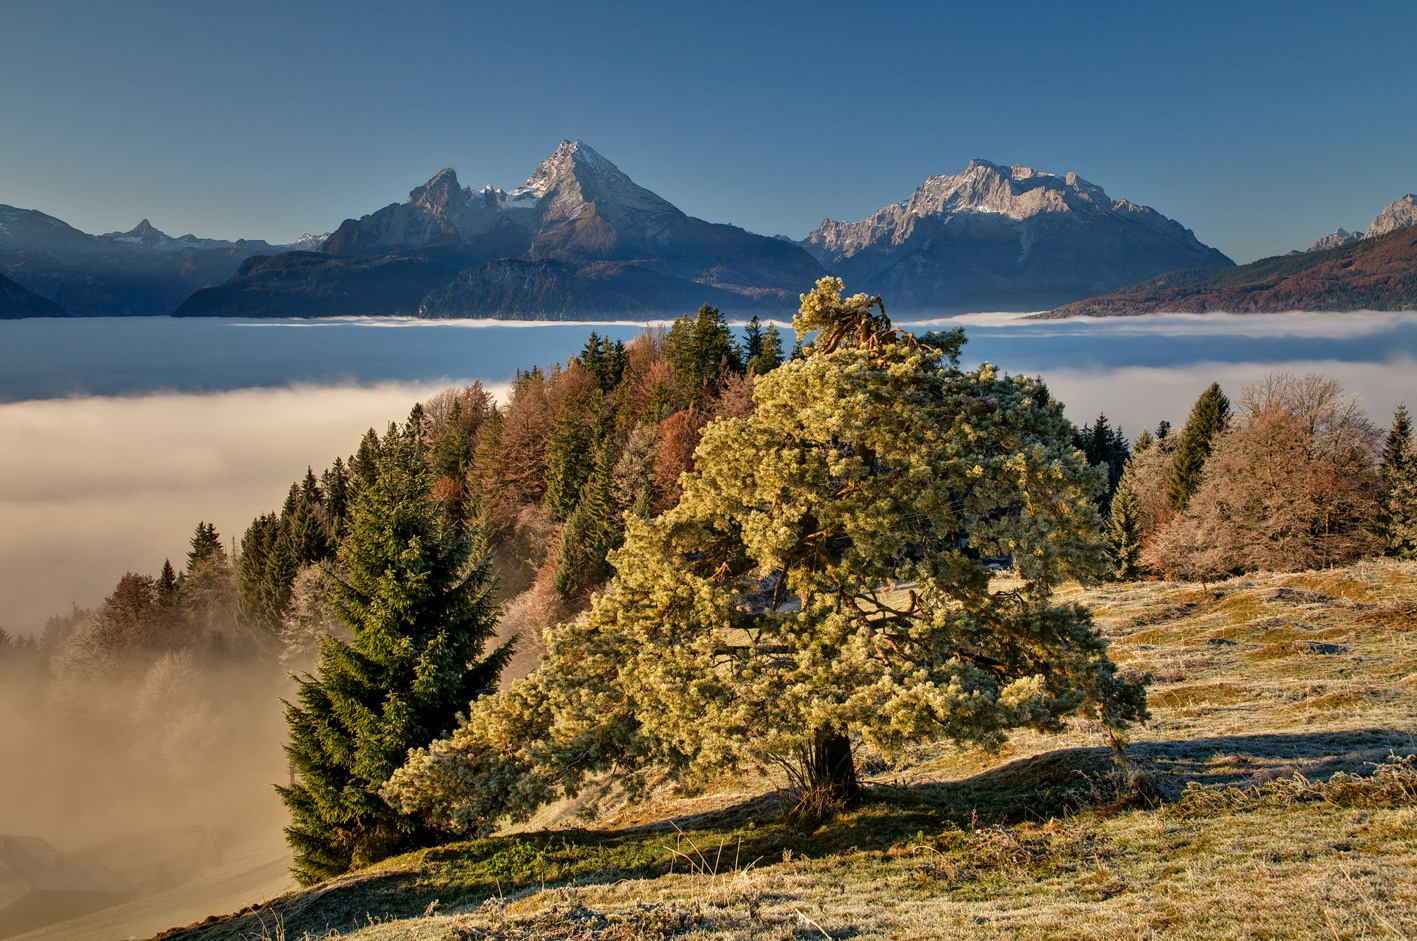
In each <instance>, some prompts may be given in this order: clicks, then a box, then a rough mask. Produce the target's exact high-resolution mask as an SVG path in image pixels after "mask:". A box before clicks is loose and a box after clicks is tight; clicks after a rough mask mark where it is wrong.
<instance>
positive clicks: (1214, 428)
mask: <svg viewBox="0 0 1417 941" xmlns="http://www.w3.org/2000/svg"><path fill="white" fill-rule="evenodd" d="M1229 421H1230V400H1229V399H1227V398H1226V397H1225V393H1224V392H1221V391H1220V383H1218V382H1212V383H1211V384H1210V388H1209V389H1206V390H1205V391H1204V392H1202V393H1201V395H1200V398H1198V399H1196V404H1195V405H1193V406H1191V414H1190V415H1189V416H1188V417H1187V418H1186V427H1184V428H1182V429H1181V440H1180V441H1178V442H1177V443H1176V459H1175V463H1174V465H1173V469H1172V472H1171V474H1172V476H1171V481H1170V484H1169V485H1168V487H1167V489H1166V498H1167V500H1168V501H1169V502H1170V504H1171V506H1172V508H1173V509H1174V510H1175V511H1176V512H1177V513H1180V512H1181V511H1183V510H1185V508H1186V504H1187V503H1189V502H1190V499H1191V494H1193V493H1195V492H1196V489H1197V488H1198V487H1200V484H1201V470H1202V469H1203V468H1204V467H1205V462H1206V459H1207V458H1209V457H1210V452H1211V451H1212V450H1213V449H1214V448H1215V443H1216V439H1218V438H1219V437H1220V435H1221V433H1222V432H1224V431H1225V428H1226V426H1227V425H1228V424H1229ZM1157 437H1158V438H1161V437H1165V436H1164V435H1163V434H1161V433H1160V429H1158V431H1157Z"/></svg>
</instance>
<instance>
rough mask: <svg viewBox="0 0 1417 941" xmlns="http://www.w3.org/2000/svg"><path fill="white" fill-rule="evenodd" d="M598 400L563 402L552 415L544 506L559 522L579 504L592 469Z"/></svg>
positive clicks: (598, 435) (600, 401) (598, 410)
mask: <svg viewBox="0 0 1417 941" xmlns="http://www.w3.org/2000/svg"><path fill="white" fill-rule="evenodd" d="M601 410H602V398H601V395H600V393H599V392H596V393H595V394H594V395H593V396H592V397H591V399H590V401H587V402H576V401H571V402H567V403H566V404H565V405H564V406H563V407H562V409H561V414H559V415H557V416H556V421H555V422H554V423H553V425H552V429H551V437H550V438H549V439H547V441H546V507H547V509H549V510H550V511H551V518H552V519H554V520H556V521H557V522H563V521H565V520H566V519H567V518H568V517H570V515H571V512H572V511H573V510H574V509H575V508H576V504H577V503H579V502H580V497H581V488H582V487H584V486H585V483H586V481H587V480H588V479H590V476H591V473H592V472H593V471H594V470H595V455H596V449H597V438H598V437H600V434H599V432H600V430H601V429H600V428H599V427H598V425H599V421H598V419H599V417H600V413H601Z"/></svg>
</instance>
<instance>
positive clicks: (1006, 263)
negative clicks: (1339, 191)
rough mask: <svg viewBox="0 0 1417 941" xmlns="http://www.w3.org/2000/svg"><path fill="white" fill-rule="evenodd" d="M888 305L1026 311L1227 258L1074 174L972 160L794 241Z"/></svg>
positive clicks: (1186, 231)
mask: <svg viewBox="0 0 1417 941" xmlns="http://www.w3.org/2000/svg"><path fill="white" fill-rule="evenodd" d="M801 244H802V245H803V247H805V248H806V249H807V250H808V251H810V252H811V253H812V254H813V255H814V256H815V257H816V258H817V259H818V260H819V261H820V262H821V263H822V264H823V266H825V267H826V268H827V269H828V270H830V271H832V272H833V273H834V274H839V275H840V276H841V277H842V278H843V279H845V280H846V282H847V283H848V284H849V285H851V287H852V288H853V289H859V290H863V291H865V292H867V293H869V294H880V295H882V296H884V297H887V298H889V299H890V300H891V304H892V306H893V307H894V308H896V309H899V308H905V309H931V310H951V311H955V310H981V309H995V310H1029V309H1037V308H1038V307H1046V306H1052V305H1054V304H1057V303H1062V302H1064V301H1066V300H1076V299H1078V298H1079V297H1084V296H1087V295H1089V294H1096V293H1099V292H1101V291H1104V290H1108V289H1110V288H1114V287H1118V286H1121V285H1123V284H1128V283H1131V282H1134V281H1138V280H1140V279H1142V278H1146V277H1151V276H1153V275H1157V274H1161V273H1162V272H1166V271H1174V270H1176V269H1178V268H1197V267H1211V266H1215V267H1221V266H1229V265H1233V264H1234V263H1233V262H1232V261H1231V260H1230V259H1229V258H1226V257H1225V256H1224V255H1223V254H1221V253H1220V252H1218V251H1216V250H1215V249H1213V248H1210V247H1208V246H1206V245H1203V244H1201V242H1199V241H1198V240H1197V239H1196V237H1195V235H1194V234H1193V233H1192V232H1191V231H1190V230H1189V229H1187V228H1185V227H1184V226H1182V225H1181V224H1180V223H1178V222H1175V221H1173V220H1171V219H1168V218H1166V217H1165V216H1163V215H1161V214H1160V213H1158V212H1156V211H1155V210H1153V209H1150V208H1148V207H1146V206H1138V205H1136V204H1135V203H1132V202H1129V201H1128V200H1125V199H1117V200H1114V199H1112V198H1111V197H1109V196H1108V195H1107V194H1106V192H1104V191H1103V189H1102V188H1101V187H1099V186H1095V185H1093V184H1091V183H1089V182H1087V181H1086V180H1084V179H1082V178H1080V177H1079V176H1078V175H1077V174H1075V173H1069V174H1067V175H1066V176H1057V175H1054V174H1051V173H1041V172H1039V171H1037V170H1033V169H1030V168H1028V167H1020V166H1013V167H1003V166H999V165H997V164H993V163H990V162H989V161H987V160H973V161H971V162H970V164H969V166H968V167H967V168H966V169H965V171H964V172H963V173H959V174H955V175H953V176H936V177H931V178H930V179H928V180H926V181H925V182H924V183H922V184H921V185H920V186H919V187H918V188H917V189H916V190H915V192H914V193H913V194H912V195H911V196H910V197H909V198H908V199H906V200H904V201H902V202H899V203H892V204H891V205H888V206H885V207H884V208H882V209H880V210H878V211H876V212H875V213H873V214H872V215H870V216H868V217H866V218H865V219H862V220H861V221H859V222H838V221H834V220H831V219H824V220H823V221H822V223H821V225H819V226H818V227H817V228H816V229H815V230H813V231H812V232H811V233H810V234H809V235H808V236H807V238H806V239H805V240H804V241H803V242H802V243H801Z"/></svg>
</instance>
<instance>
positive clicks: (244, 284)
mask: <svg viewBox="0 0 1417 941" xmlns="http://www.w3.org/2000/svg"><path fill="white" fill-rule="evenodd" d="M823 274H825V272H824V271H823V270H822V268H821V266H820V265H818V264H817V262H816V261H815V260H814V259H813V258H812V257H811V256H810V255H808V254H807V253H806V252H804V251H803V250H802V249H801V248H800V247H798V246H796V245H794V244H792V243H790V242H785V241H782V240H779V239H772V238H767V237H764V236H761V235H754V234H752V233H750V232H746V231H744V230H743V229H740V228H738V227H737V226H732V225H721V224H715V223H710V222H705V221H703V220H702V219H695V218H693V217H692V216H688V215H685V214H684V213H683V212H681V211H680V210H679V209H677V208H675V207H674V206H673V205H672V204H671V203H669V202H668V201H667V200H665V199H663V198H661V197H660V196H657V195H655V194H654V193H652V192H650V191H649V190H647V189H645V188H644V187H642V186H639V185H638V184H636V183H635V182H634V181H633V180H631V179H630V178H629V177H628V176H626V175H625V174H624V173H623V172H621V171H620V169H619V168H618V167H616V166H615V165H614V164H613V163H611V162H610V161H609V160H607V159H605V158H604V157H602V156H601V155H600V154H598V153H596V152H595V151H594V150H593V149H592V148H590V147H589V146H587V145H586V144H583V143H581V142H579V141H575V142H572V141H562V142H561V145H560V146H559V147H557V148H556V152H555V153H553V154H552V155H551V156H549V157H547V158H546V159H545V160H543V161H542V162H541V165H540V166H538V167H537V168H536V171H535V172H534V173H532V175H531V177H530V178H528V179H527V181H526V183H525V184H524V185H522V186H519V187H517V188H516V189H513V190H511V191H510V192H507V191H504V190H502V189H499V188H494V187H491V186H488V187H486V188H484V189H481V190H476V191H474V190H472V189H470V188H468V187H464V186H462V185H461V184H460V183H459V182H458V177H457V174H456V173H455V172H454V171H453V170H451V169H446V170H442V171H440V172H439V173H438V174H437V175H435V176H434V177H433V178H432V179H431V180H429V181H428V182H427V183H425V184H424V185H422V186H420V187H418V188H417V189H415V190H413V191H412V192H411V193H409V196H408V200H407V201H405V202H403V203H394V204H392V205H389V206H385V207H384V208H383V209H380V210H378V211H377V212H374V213H371V214H369V215H366V216H363V217H361V218H359V219H347V220H345V222H344V223H343V224H342V225H340V227H339V228H338V229H336V230H335V231H334V233H333V234H331V235H330V237H329V239H327V240H326V241H325V243H324V246H323V247H322V249H321V251H320V252H319V253H298V252H297V253H288V254H284V255H277V256H274V257H267V258H253V259H251V260H250V261H248V262H246V263H245V264H243V265H242V266H241V269H240V271H239V272H238V273H237V274H236V276H235V277H234V278H232V279H231V280H230V281H228V282H227V283H225V284H222V285H220V286H217V287H213V288H208V289H206V290H203V291H198V292H197V293H195V294H193V295H192V296H191V297H190V298H188V299H187V300H186V302H184V303H183V304H182V306H181V307H180V308H178V310H177V312H176V314H177V316H179V317H181V316H245V317H249V316H302V317H325V316H340V315H346V316H347V315H352V314H353V315H359V314H406V315H414V316H418V317H426V318H448V317H501V318H512V319H538V320H542V319H564V318H573V317H591V318H595V317H606V316H623V315H625V314H627V313H628V314H632V315H637V316H652V315H663V314H673V313H682V312H683V311H684V310H691V309H693V308H694V307H697V306H699V305H700V304H704V303H708V304H713V305H715V306H718V307H720V308H721V309H725V310H729V311H738V310H782V309H785V308H789V307H790V306H795V301H796V298H797V295H798V294H799V293H801V291H803V290H804V289H805V288H808V287H810V286H811V285H812V283H813V282H814V281H815V280H816V279H817V278H820V277H821V276H822V275H823Z"/></svg>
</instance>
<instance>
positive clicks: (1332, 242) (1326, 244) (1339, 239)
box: [1308, 226, 1363, 252]
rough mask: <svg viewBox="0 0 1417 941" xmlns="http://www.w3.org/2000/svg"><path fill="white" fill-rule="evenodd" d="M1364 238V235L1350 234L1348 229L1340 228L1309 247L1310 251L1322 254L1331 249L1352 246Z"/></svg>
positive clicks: (1358, 233)
mask: <svg viewBox="0 0 1417 941" xmlns="http://www.w3.org/2000/svg"><path fill="white" fill-rule="evenodd" d="M1362 237H1363V235H1362V233H1360V232H1349V231H1348V230H1347V229H1345V228H1343V227H1341V226H1340V227H1339V228H1337V229H1334V230H1333V231H1332V232H1330V233H1329V234H1328V235H1325V236H1324V237H1323V238H1321V239H1319V240H1318V241H1316V242H1314V244H1312V245H1310V246H1309V248H1308V250H1309V251H1311V252H1322V251H1326V250H1328V249H1330V248H1341V247H1342V246H1344V245H1352V244H1353V243H1354V242H1356V241H1358V240H1359V239H1360V238H1362Z"/></svg>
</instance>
